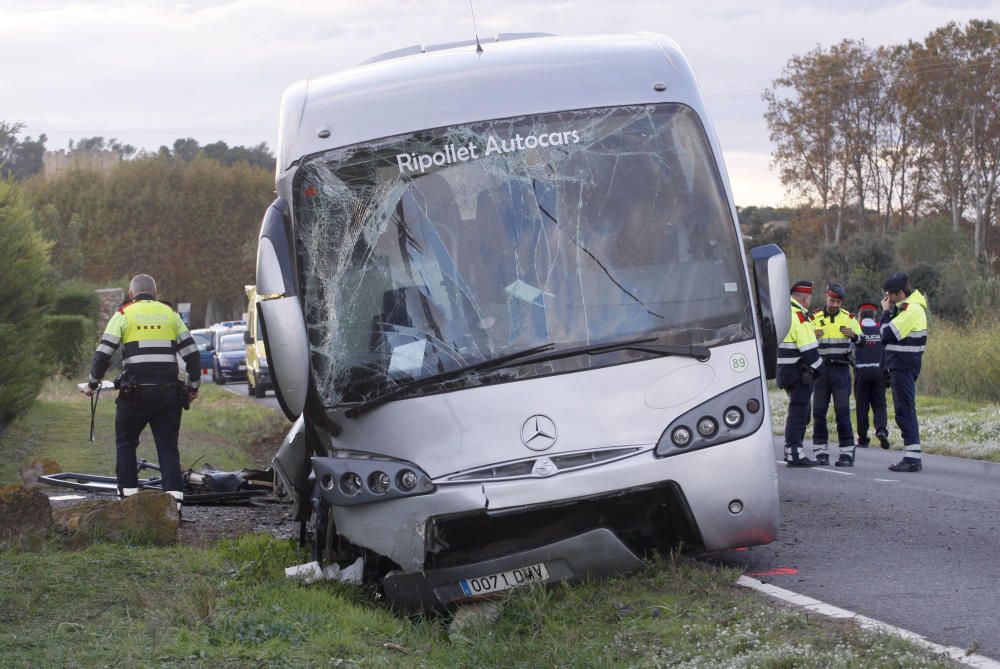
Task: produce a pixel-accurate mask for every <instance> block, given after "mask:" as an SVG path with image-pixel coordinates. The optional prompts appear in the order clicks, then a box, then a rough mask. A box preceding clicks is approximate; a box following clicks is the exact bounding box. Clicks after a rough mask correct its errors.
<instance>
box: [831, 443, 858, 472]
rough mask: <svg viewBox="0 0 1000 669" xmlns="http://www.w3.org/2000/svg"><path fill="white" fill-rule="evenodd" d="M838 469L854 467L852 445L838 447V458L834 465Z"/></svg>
mask: <svg viewBox="0 0 1000 669" xmlns="http://www.w3.org/2000/svg"><path fill="white" fill-rule="evenodd" d="M834 464H835V465H837V466H838V467H853V466H854V444H850V445H849V446H841V447H840V457H838V458H837V461H836V462H835V463H834Z"/></svg>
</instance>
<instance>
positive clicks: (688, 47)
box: [0, 0, 1000, 206]
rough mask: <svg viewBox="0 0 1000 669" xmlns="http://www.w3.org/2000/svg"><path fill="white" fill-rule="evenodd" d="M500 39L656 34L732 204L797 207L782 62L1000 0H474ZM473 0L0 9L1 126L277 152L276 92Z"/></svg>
mask: <svg viewBox="0 0 1000 669" xmlns="http://www.w3.org/2000/svg"><path fill="white" fill-rule="evenodd" d="M473 6H474V9H475V18H476V27H477V28H478V32H479V35H480V36H481V37H486V36H490V35H496V34H497V33H501V32H547V33H553V34H558V35H578V34H595V33H637V32H642V31H649V32H658V33H663V34H665V35H667V36H669V37H671V38H673V39H674V40H676V41H677V42H678V43H679V44H680V46H681V48H682V49H683V50H684V52H685V53H686V55H687V57H688V60H689V61H690V63H691V66H692V68H693V69H694V72H695V76H696V77H697V78H698V80H699V83H700V85H701V87H702V91H703V93H704V95H705V99H706V102H707V104H708V108H709V112H710V114H711V115H712V120H713V122H714V124H715V128H716V132H717V133H718V136H719V141H720V144H721V146H722V149H723V153H724V155H725V161H726V166H727V168H728V170H729V176H730V180H731V182H732V186H733V193H734V197H735V200H736V203H737V204H738V205H740V206H748V205H771V206H778V205H781V204H793V203H794V200H793V199H792V198H790V197H789V196H788V195H787V194H786V193H785V192H784V189H783V187H782V186H781V184H780V182H779V180H778V177H777V174H776V172H775V171H774V170H772V169H771V166H770V152H771V144H770V141H769V139H768V131H767V125H766V123H765V122H764V120H763V112H764V105H763V103H762V102H761V99H760V94H761V92H762V91H763V90H764V89H765V88H767V87H769V86H770V85H771V82H772V81H773V80H774V79H775V78H776V77H778V76H779V75H780V74H781V71H782V68H783V67H784V65H785V63H787V62H788V60H789V59H790V58H791V57H793V56H796V55H801V54H804V53H806V52H808V51H810V50H812V49H813V48H815V47H817V46H822V47H828V46H830V45H831V44H834V43H836V42H839V41H841V40H843V39H845V38H850V39H857V40H862V39H863V40H864V41H865V42H866V43H867V44H868V45H869V46H872V47H875V46H879V45H883V44H899V43H905V42H906V41H908V40H911V39H912V40H915V41H919V40H922V39H923V38H924V37H925V36H926V35H927V34H928V33H929V32H931V31H932V30H934V29H935V28H937V27H940V26H942V25H944V24H946V23H948V22H949V21H957V22H965V21H968V20H969V19H972V18H980V19H994V20H996V19H1000V0H957V1H952V2H945V1H932V0H906V1H903V0H898V1H897V0H839V1H837V0H829V1H827V0H812V1H810V0H755V1H754V2H747V1H746V0H700V1H694V2H691V1H687V0H675V1H670V0H655V1H646V0H602V1H597V0H575V1H570V0H566V1H562V2H546V1H545V0H473ZM472 36H473V19H472V14H471V12H470V8H469V2H468V0H365V1H357V0H354V1H351V2H348V1H346V0H327V1H326V2H312V1H305V0H303V1H295V0H288V1H286V2H276V1H274V0H272V1H265V0H232V1H227V0H207V1H204V2H167V1H159V0H145V1H137V2H124V1H94V2H61V1H59V0H30V1H29V2H24V0H13V1H11V0H0V120H5V121H8V122H12V121H21V122H24V123H25V124H26V126H27V128H26V130H25V131H24V134H25V135H31V136H34V137H37V135H38V134H40V133H45V134H46V135H47V136H48V138H49V141H48V142H47V144H46V146H47V147H48V148H49V149H62V148H66V147H67V145H68V142H69V140H70V139H80V138H82V137H89V136H94V135H100V136H103V137H105V138H111V137H115V138H117V139H119V140H121V141H122V142H124V143H128V144H132V145H133V146H136V147H138V148H140V149H147V150H150V151H155V150H157V149H158V148H159V146H160V145H163V144H167V145H171V144H172V143H173V141H174V140H175V139H177V138H179V137H193V138H195V139H197V140H198V141H199V142H200V143H202V144H207V143H210V142H214V141H217V140H220V139H221V140H223V141H225V142H227V143H228V144H230V145H237V144H244V145H256V144H259V143H260V142H267V143H268V145H269V146H270V147H271V148H272V150H273V149H274V147H275V144H276V136H275V135H276V130H277V122H278V103H279V101H280V98H281V93H282V91H283V90H284V89H285V88H286V87H287V86H288V85H290V84H292V83H294V82H295V81H298V80H300V79H304V78H308V77H315V76H321V75H324V74H329V73H332V72H336V71H338V70H342V69H346V68H349V67H351V66H353V65H356V64H358V63H360V62H361V61H364V60H366V59H367V58H369V57H371V56H373V55H376V54H379V53H383V52H386V51H391V50H394V49H398V48H401V47H404V46H409V45H412V44H436V43H441V42H451V41H456V40H462V39H469V38H471V37H472Z"/></svg>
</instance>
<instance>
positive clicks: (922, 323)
mask: <svg viewBox="0 0 1000 669" xmlns="http://www.w3.org/2000/svg"><path fill="white" fill-rule="evenodd" d="M882 290H883V291H885V297H883V298H882V319H881V334H882V347H883V350H884V356H883V359H884V364H885V368H886V369H888V370H889V387H890V388H892V406H893V408H894V409H895V410H896V425H898V426H899V431H900V433H901V434H902V436H903V459H902V460H901V461H899V462H897V463H896V464H894V465H890V466H889V469H890V470H892V471H894V472H919V471H920V470H921V469H923V462H922V458H921V454H920V426H919V425H918V424H917V404H916V399H917V390H916V382H917V377H918V376H919V375H920V363H921V361H922V359H923V355H924V349H925V348H926V347H927V300H926V298H924V296H923V295H922V294H921V293H920V291H919V290H913V289H912V288H910V277H908V276H907V275H906V274H904V273H903V272H896V273H894V274H893V275H892V276H890V277H889V278H888V279H886V280H885V283H883V284H882Z"/></svg>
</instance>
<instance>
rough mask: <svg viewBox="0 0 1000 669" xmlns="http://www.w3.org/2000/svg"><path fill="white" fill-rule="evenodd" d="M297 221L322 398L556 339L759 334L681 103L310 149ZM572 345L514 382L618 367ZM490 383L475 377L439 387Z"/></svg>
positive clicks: (722, 204) (680, 340)
mask: <svg viewBox="0 0 1000 669" xmlns="http://www.w3.org/2000/svg"><path fill="white" fill-rule="evenodd" d="M294 189H295V201H294V210H295V234H296V240H297V247H298V252H299V256H300V271H301V280H302V286H303V288H304V302H305V311H306V323H307V327H308V330H309V337H310V345H311V360H312V368H313V375H314V379H315V383H316V386H317V390H318V391H319V394H320V395H321V397H323V398H324V401H325V402H326V403H327V404H328V405H337V404H342V403H348V402H359V401H364V400H369V399H371V398H373V397H377V396H379V395H381V394H383V393H385V392H388V391H391V390H392V389H393V388H395V387H397V386H398V385H400V384H405V383H410V382H412V381H415V380H419V379H421V378H423V377H429V376H433V375H435V374H441V373H442V372H448V371H452V370H457V369H460V368H464V367H466V366H471V365H475V364H476V363H480V362H482V361H484V360H489V359H492V358H498V357H501V356H504V355H509V354H511V353H516V352H518V351H522V350H525V349H529V348H532V347H535V346H539V345H542V344H546V343H550V342H551V343H554V344H555V345H556V348H557V349H558V348H562V347H564V346H566V347H568V346H579V345H581V344H590V343H595V344H600V343H604V342H608V341H615V340H618V339H627V338H633V337H636V336H653V337H656V340H657V341H658V342H660V343H663V344H682V345H700V346H715V345H719V344H725V343H731V342H735V341H740V340H744V339H748V338H750V337H752V336H753V330H752V319H751V315H750V299H749V295H748V290H747V286H746V281H745V278H744V273H743V268H742V263H741V259H740V253H739V246H738V239H737V235H736V229H735V225H734V223H733V220H732V217H731V215H730V210H729V206H728V204H727V202H726V198H725V194H724V191H723V188H722V183H721V180H720V177H719V173H718V169H717V166H716V165H715V162H714V159H713V156H712V151H711V147H710V145H709V143H708V139H707V137H706V135H705V132H704V129H703V128H702V125H701V123H700V121H699V120H698V118H697V115H696V114H695V113H694V112H693V111H692V110H691V109H690V108H688V107H685V106H683V105H678V104H664V105H646V106H631V107H617V108H607V109H589V110H582V111H570V112H558V113H551V114H541V115H532V116H523V117H517V118H509V119H502V120H496V121H487V122H479V123H471V124H467V125H458V126H452V127H447V128H439V129H435V130H427V131H421V132H416V133H412V134H407V135H401V136H396V137H389V138H385V139H382V140H378V141H374V142H368V143H365V144H362V145H355V146H350V147H346V148H341V149H336V150H332V151H329V152H327V153H324V154H321V155H318V156H314V157H311V158H309V159H307V160H305V161H304V162H303V164H302V166H301V168H300V169H299V171H298V173H297V175H296V178H295V184H294ZM634 359H636V358H635V356H634V354H633V356H632V357H627V358H622V357H616V356H614V355H608V356H587V355H583V356H579V357H578V358H568V359H565V360H560V361H555V362H551V363H546V364H544V365H526V366H525V367H524V368H521V369H517V370H515V371H514V372H512V374H514V375H515V378H526V377H530V376H532V375H538V374H547V373H555V372H560V371H569V370H575V369H586V368H588V367H592V366H599V365H607V364H615V363H620V362H625V361H627V360H634ZM481 382H483V381H482V380H481V379H480V378H479V377H478V376H477V375H476V374H469V375H468V378H467V379H464V380H460V382H459V385H458V386H456V385H455V382H452V384H451V385H450V386H449V388H454V387H462V384H464V385H476V384H478V383H481Z"/></svg>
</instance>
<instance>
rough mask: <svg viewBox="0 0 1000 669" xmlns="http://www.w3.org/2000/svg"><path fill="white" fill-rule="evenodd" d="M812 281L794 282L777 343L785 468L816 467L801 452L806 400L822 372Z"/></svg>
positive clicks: (805, 423)
mask: <svg viewBox="0 0 1000 669" xmlns="http://www.w3.org/2000/svg"><path fill="white" fill-rule="evenodd" d="M812 289H813V284H812V281H796V282H795V284H794V285H793V286H792V291H791V292H792V295H791V308H792V320H791V326H790V327H789V328H788V334H787V335H786V336H785V339H784V341H782V342H781V344H779V345H778V378H777V382H778V387H779V388H781V389H782V390H784V391H785V393H786V394H787V395H788V416H787V418H786V420H785V464H786V466H788V467H815V466H816V464H817V463H816V461H815V460H813V459H811V458H809V457H808V456H806V454H805V453H804V452H803V447H802V439H803V438H804V437H805V434H806V427H807V426H808V425H809V402H810V400H811V398H812V387H813V382H814V381H815V379H816V378H817V377H818V376H820V375H821V374H822V368H823V360H822V359H821V358H820V356H819V344H818V343H817V342H816V333H815V332H814V331H813V325H812V321H811V320H810V317H809V302H810V301H811V300H812Z"/></svg>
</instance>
